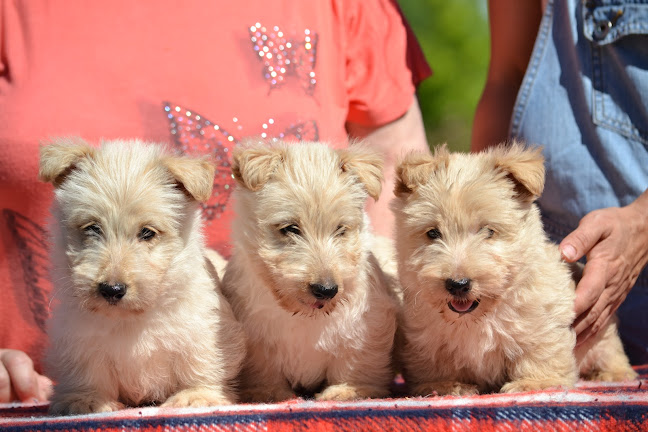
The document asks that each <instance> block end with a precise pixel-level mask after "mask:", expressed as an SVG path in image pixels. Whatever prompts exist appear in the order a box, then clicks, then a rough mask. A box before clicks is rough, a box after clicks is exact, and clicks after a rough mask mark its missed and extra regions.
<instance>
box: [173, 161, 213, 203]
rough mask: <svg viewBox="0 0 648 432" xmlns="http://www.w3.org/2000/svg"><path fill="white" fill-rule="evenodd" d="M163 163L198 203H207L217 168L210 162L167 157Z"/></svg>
mask: <svg viewBox="0 0 648 432" xmlns="http://www.w3.org/2000/svg"><path fill="white" fill-rule="evenodd" d="M162 163H163V164H164V166H165V167H166V168H167V169H168V170H169V172H170V173H171V175H172V176H173V177H174V178H175V179H176V180H177V181H178V183H180V184H181V185H182V187H184V189H185V190H186V191H187V192H188V193H189V195H191V196H192V197H193V198H194V199H195V200H196V201H200V202H205V201H207V200H208V199H209V197H211V194H212V188H213V187H214V173H215V170H216V168H215V167H214V164H213V163H211V162H210V161H209V160H207V159H205V158H190V157H181V156H167V157H165V158H164V159H163V160H162Z"/></svg>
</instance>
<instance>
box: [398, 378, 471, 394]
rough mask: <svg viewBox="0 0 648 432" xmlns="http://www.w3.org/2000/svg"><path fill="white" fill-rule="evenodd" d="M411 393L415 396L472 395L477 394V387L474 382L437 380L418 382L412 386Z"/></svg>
mask: <svg viewBox="0 0 648 432" xmlns="http://www.w3.org/2000/svg"><path fill="white" fill-rule="evenodd" d="M410 392H411V393H412V394H414V395H416V396H425V397H427V396H446V395H451V396H473V395H476V394H479V388H478V387H477V386H476V385H474V384H466V383H462V382H458V381H437V382H431V383H423V384H418V385H415V386H413V387H412V389H411V391H410Z"/></svg>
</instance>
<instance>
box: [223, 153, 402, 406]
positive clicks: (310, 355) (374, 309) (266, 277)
mask: <svg viewBox="0 0 648 432" xmlns="http://www.w3.org/2000/svg"><path fill="white" fill-rule="evenodd" d="M232 170H233V174H234V177H235V178H236V181H237V188H236V189H235V191H234V197H235V210H236V213H237V217H236V219H235V220H234V224H233V228H232V242H233V254H232V257H231V259H230V261H229V262H228V265H227V268H226V270H225V275H224V278H223V291H224V293H225V295H226V296H227V297H228V298H229V300H230V302H231V304H232V307H233V309H234V313H235V315H236V317H237V318H238V319H239V320H240V321H241V323H242V324H243V326H244V328H245V332H246V336H247V341H248V355H247V357H246V361H245V364H244V368H243V372H242V374H241V394H242V398H243V400H247V401H260V402H271V401H280V400H285V399H289V398H293V397H295V396H296V394H297V393H299V394H300V395H312V394H315V393H316V394H315V397H316V398H317V399H321V400H350V399H357V398H367V397H380V396H386V395H387V394H388V392H389V386H390V383H391V382H392V379H393V369H392V365H391V359H390V356H391V352H392V345H393V339H394V332H395V329H396V304H395V301H394V299H393V297H392V296H391V295H390V293H389V287H388V286H387V284H386V279H385V277H384V274H383V273H382V272H381V269H380V267H379V266H378V263H377V261H376V259H375V258H374V256H373V255H372V254H371V253H370V248H371V243H372V236H371V234H370V231H369V226H368V218H367V216H366V214H365V211H364V205H365V201H366V199H367V197H368V196H371V197H372V198H374V199H377V197H378V195H379V193H380V189H381V180H382V160H381V159H380V158H379V157H378V156H377V155H376V154H374V153H372V152H370V151H368V150H366V149H363V148H361V147H359V146H354V147H351V148H350V149H348V150H332V149H330V148H328V147H327V146H326V145H324V144H321V143H302V144H294V145H291V146H288V145H286V144H284V143H281V142H278V143H275V144H274V145H267V144H264V143H248V145H247V146H243V147H237V148H235V150H234V152H233V163H232Z"/></svg>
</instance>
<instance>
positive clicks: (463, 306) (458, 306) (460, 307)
mask: <svg viewBox="0 0 648 432" xmlns="http://www.w3.org/2000/svg"><path fill="white" fill-rule="evenodd" d="M450 304H451V305H452V307H453V308H454V310H456V311H457V312H466V311H467V310H468V309H470V307H471V306H472V304H473V302H471V301H467V300H466V301H463V300H452V301H451V302H450Z"/></svg>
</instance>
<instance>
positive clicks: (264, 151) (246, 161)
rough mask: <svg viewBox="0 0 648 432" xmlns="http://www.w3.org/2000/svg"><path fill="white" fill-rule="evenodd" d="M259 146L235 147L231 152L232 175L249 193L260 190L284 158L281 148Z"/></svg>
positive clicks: (261, 144)
mask: <svg viewBox="0 0 648 432" xmlns="http://www.w3.org/2000/svg"><path fill="white" fill-rule="evenodd" d="M259 144H260V145H257V146H250V147H247V146H237V147H235V148H234V151H233V152H232V174H233V175H234V178H235V179H236V181H237V182H238V183H239V184H240V185H241V186H243V187H245V188H246V189H249V190H251V191H258V190H259V189H261V188H262V187H263V185H264V184H266V182H267V181H268V180H269V179H270V176H271V175H272V174H273V173H274V172H275V170H276V169H277V166H279V164H280V163H281V162H282V161H283V158H284V150H283V149H282V148H279V147H271V146H267V145H265V144H263V143H259Z"/></svg>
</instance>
